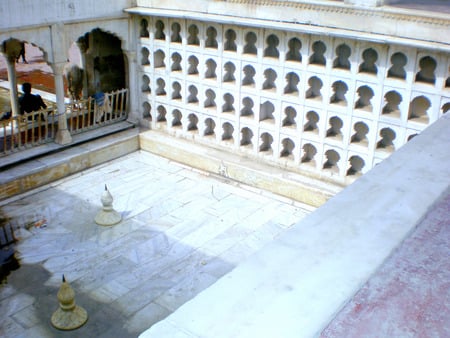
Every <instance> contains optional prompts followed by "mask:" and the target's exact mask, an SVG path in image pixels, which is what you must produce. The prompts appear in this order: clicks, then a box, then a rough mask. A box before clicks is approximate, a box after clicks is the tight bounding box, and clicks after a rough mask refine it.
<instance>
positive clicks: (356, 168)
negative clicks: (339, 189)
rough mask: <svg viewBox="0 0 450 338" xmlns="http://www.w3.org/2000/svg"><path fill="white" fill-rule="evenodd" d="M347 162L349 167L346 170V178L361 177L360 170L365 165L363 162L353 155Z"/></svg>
mask: <svg viewBox="0 0 450 338" xmlns="http://www.w3.org/2000/svg"><path fill="white" fill-rule="evenodd" d="M348 161H349V162H350V167H349V168H348V170H347V176H352V175H358V176H359V175H361V170H362V168H364V165H365V163H364V160H363V159H362V158H361V157H359V156H356V155H354V156H352V157H350V159H349V160H348Z"/></svg>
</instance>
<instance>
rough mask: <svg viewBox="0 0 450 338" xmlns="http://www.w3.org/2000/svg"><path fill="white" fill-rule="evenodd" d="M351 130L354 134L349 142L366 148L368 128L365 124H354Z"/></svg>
mask: <svg viewBox="0 0 450 338" xmlns="http://www.w3.org/2000/svg"><path fill="white" fill-rule="evenodd" d="M353 129H354V130H355V133H354V134H353V135H352V137H351V139H350V142H351V143H358V144H361V145H365V146H367V144H368V140H367V134H368V133H369V127H367V124H365V123H364V122H356V123H355V125H354V126H353Z"/></svg>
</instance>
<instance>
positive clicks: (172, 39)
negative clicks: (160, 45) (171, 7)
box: [170, 22, 182, 43]
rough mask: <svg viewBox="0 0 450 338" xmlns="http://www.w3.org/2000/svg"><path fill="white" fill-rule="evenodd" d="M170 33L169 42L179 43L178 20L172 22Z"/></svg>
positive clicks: (179, 30) (179, 28) (179, 27)
mask: <svg viewBox="0 0 450 338" xmlns="http://www.w3.org/2000/svg"><path fill="white" fill-rule="evenodd" d="M171 28H172V35H171V36H170V42H176V43H181V41H182V39H181V34H180V33H181V26H180V24H179V23H178V22H174V23H173V24H172V27H171Z"/></svg>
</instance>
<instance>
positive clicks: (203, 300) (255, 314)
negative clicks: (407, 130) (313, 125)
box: [140, 115, 450, 338]
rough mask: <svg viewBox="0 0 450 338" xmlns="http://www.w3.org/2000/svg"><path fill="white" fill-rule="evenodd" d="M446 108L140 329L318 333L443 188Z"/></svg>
mask: <svg viewBox="0 0 450 338" xmlns="http://www.w3.org/2000/svg"><path fill="white" fill-rule="evenodd" d="M449 128H450V115H444V116H443V117H442V118H441V119H440V120H438V121H437V122H436V123H434V124H433V125H432V126H430V127H429V128H427V129H426V130H425V131H424V132H423V133H421V134H420V135H419V136H418V137H416V138H414V139H413V140H412V141H411V142H409V143H408V144H407V145H405V146H404V147H402V148H401V149H399V150H398V151H397V152H395V153H394V154H393V155H392V156H391V157H389V158H388V159H386V160H385V161H383V162H382V163H380V164H379V165H378V166H376V167H375V168H374V169H372V170H371V171H370V172H369V173H367V174H366V175H364V176H363V177H361V178H360V179H359V180H357V181H356V182H355V183H354V184H352V185H350V186H349V187H347V188H346V189H345V190H343V191H342V192H341V193H339V194H337V195H336V196H334V197H333V198H331V199H330V200H329V201H328V202H327V203H325V204H324V205H323V206H322V207H320V208H319V209H317V210H316V211H315V212H313V213H311V214H309V215H308V216H307V217H306V218H304V219H303V220H302V221H301V222H299V223H298V224H296V225H294V226H293V227H292V228H291V229H289V230H288V231H287V232H286V233H284V234H283V235H281V236H280V237H278V238H276V239H275V240H274V241H273V242H271V243H269V244H268V245H267V246H265V247H263V248H262V249H261V250H260V251H258V252H257V253H256V254H254V255H253V256H251V257H250V258H249V259H247V260H246V261H244V262H242V263H241V264H240V265H238V266H237V267H236V268H235V269H234V270H233V271H231V272H230V273H228V274H227V275H225V276H224V277H222V278H221V279H220V280H219V281H218V282H216V283H215V284H213V285H212V286H211V287H209V288H208V289H206V290H205V291H203V292H202V293H200V294H199V295H198V296H197V297H196V298H194V299H192V300H191V301H189V302H187V303H185V304H184V305H183V306H181V307H180V308H179V309H178V310H177V311H175V312H174V313H172V314H171V315H170V316H169V317H167V318H166V319H165V320H163V321H161V322H159V323H157V324H155V325H154V326H152V327H151V328H150V329H149V330H147V331H145V332H144V333H143V334H141V336H140V338H151V337H175V336H176V337H190V338H194V337H195V338H200V337H215V338H226V337H236V338H237V337H239V338H244V337H245V338H248V337H263V336H264V337H284V338H290V337H296V338H299V337H317V336H319V335H320V333H321V331H322V330H323V329H324V328H325V327H326V325H327V324H328V323H329V322H330V320H332V319H333V318H334V317H335V315H336V313H338V312H339V311H340V310H341V309H342V307H343V306H344V305H345V304H346V303H347V302H348V301H349V300H350V299H352V297H353V296H354V295H355V293H356V292H357V291H358V290H359V289H360V288H361V286H362V285H364V283H365V282H366V281H367V280H368V278H370V277H371V276H372V275H373V274H374V273H375V272H376V271H377V270H378V268H379V267H380V266H381V265H382V264H383V263H384V262H385V260H386V259H387V258H388V257H389V256H390V255H391V254H392V253H393V252H394V250H396V248H397V247H398V246H399V245H400V243H402V242H403V241H404V240H405V238H407V237H408V236H409V235H410V234H411V232H412V231H413V230H414V229H415V227H416V225H417V224H419V222H421V221H422V220H423V218H424V217H425V215H426V214H427V213H428V212H429V211H430V210H431V209H432V208H433V206H434V205H435V203H436V202H437V201H440V200H441V198H442V197H443V196H444V194H445V193H446V192H448V189H449V186H450V185H449V181H448V177H449V176H450V157H449V156H448V144H450V134H449V133H448V130H449Z"/></svg>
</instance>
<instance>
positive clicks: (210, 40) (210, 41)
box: [205, 26, 218, 49]
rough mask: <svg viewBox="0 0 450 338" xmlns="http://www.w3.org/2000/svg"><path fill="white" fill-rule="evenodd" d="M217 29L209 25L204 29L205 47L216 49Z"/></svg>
mask: <svg viewBox="0 0 450 338" xmlns="http://www.w3.org/2000/svg"><path fill="white" fill-rule="evenodd" d="M216 38H217V30H216V29H215V28H214V27H212V26H210V27H208V28H207V29H206V40H205V47H206V48H215V49H217V47H218V44H217V39H216Z"/></svg>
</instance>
